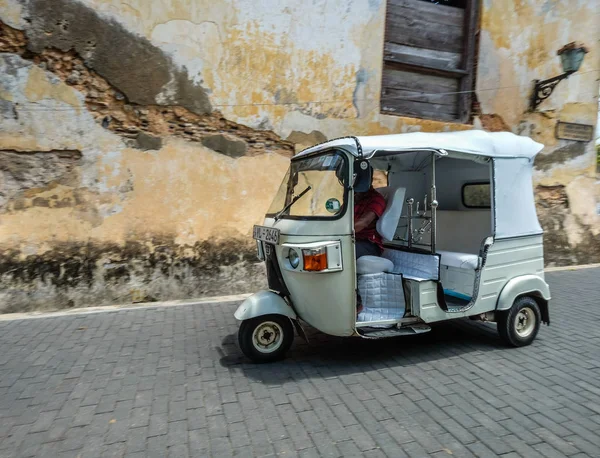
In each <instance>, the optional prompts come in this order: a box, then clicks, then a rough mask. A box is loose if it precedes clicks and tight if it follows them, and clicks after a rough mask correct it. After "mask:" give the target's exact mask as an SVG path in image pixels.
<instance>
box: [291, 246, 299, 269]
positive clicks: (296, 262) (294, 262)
mask: <svg viewBox="0 0 600 458" xmlns="http://www.w3.org/2000/svg"><path fill="white" fill-rule="evenodd" d="M288 261H290V266H292V267H293V268H294V269H295V268H297V267H298V265H299V264H300V256H298V253H296V251H295V250H292V249H290V251H289V253H288Z"/></svg>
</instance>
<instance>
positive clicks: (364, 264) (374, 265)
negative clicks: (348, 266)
mask: <svg viewBox="0 0 600 458" xmlns="http://www.w3.org/2000/svg"><path fill="white" fill-rule="evenodd" d="M392 270H394V263H393V262H392V261H390V260H389V259H385V258H380V257H379V256H361V257H360V258H358V259H357V261H356V273H358V274H359V275H361V274H377V273H380V272H391V271H392Z"/></svg>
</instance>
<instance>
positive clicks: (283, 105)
mask: <svg viewBox="0 0 600 458" xmlns="http://www.w3.org/2000/svg"><path fill="white" fill-rule="evenodd" d="M565 3H569V5H568V6H567V5H566V4H565ZM594 8H596V9H595V10H594ZM515 12H516V13H517V14H516V15H515V14H514V13H515ZM384 17H385V1H383V0H357V1H354V2H347V1H343V0H333V1H332V0H329V1H327V2H325V1H317V2H310V3H305V2H293V1H291V0H284V1H280V2H276V4H274V3H272V2H255V1H252V0H236V1H232V0H218V1H215V0H211V1H205V0H193V1H192V0H179V1H177V2H159V1H152V2H151V5H149V2H148V1H147V0H128V1H127V2H124V1H122V0H53V1H52V2H46V1H43V0H29V1H27V2H25V1H17V0H0V21H2V23H0V250H2V254H3V256H2V258H1V261H0V284H1V285H2V287H1V288H0V304H2V305H0V309H4V310H17V309H23V308H43V307H64V306H82V305H91V304H103V303H111V302H128V301H132V300H144V299H145V300H151V299H175V298H182V297H190V296H198V295H203V294H217V293H221V292H224V291H226V292H228V293H230V292H242V291H252V290H253V289H256V288H258V287H259V286H260V285H262V284H263V282H264V278H263V273H262V268H261V266H260V265H257V264H256V263H255V260H254V253H253V249H254V247H253V245H252V243H251V240H249V235H250V230H251V227H252V224H254V223H257V222H260V220H261V219H262V215H263V214H264V212H265V210H266V208H267V207H268V205H269V203H270V200H271V198H272V195H273V193H274V191H275V189H276V188H277V187H278V185H279V181H280V180H281V177H282V176H283V173H284V171H285V169H286V167H287V163H288V158H289V157H290V156H291V154H292V152H293V150H294V148H296V149H299V148H302V147H304V146H309V145H311V144H314V143H318V142H321V141H323V140H325V139H327V138H333V137H336V136H341V135H347V134H351V133H352V134H378V133H397V132H410V131H417V130H423V131H440V130H456V129H467V128H472V126H465V125H452V124H447V123H440V122H434V121H425V120H418V119H409V118H401V117H395V116H388V115H382V114H380V113H379V91H380V78H381V69H382V43H383V31H384ZM597 20H598V2H596V1H594V0H582V1H579V2H578V3H577V5H576V6H575V5H572V4H571V2H554V1H546V0H529V1H525V0H507V1H502V2H491V1H488V0H486V1H484V2H483V12H482V33H481V39H480V47H481V49H480V51H479V56H480V57H479V66H478V74H477V89H478V91H477V96H478V99H479V101H480V102H481V107H482V111H483V115H482V116H481V117H479V118H477V119H476V120H475V127H478V126H481V125H483V127H486V128H489V129H495V130H498V129H500V130H502V129H510V130H512V131H514V132H517V133H523V134H526V135H531V136H533V137H534V138H536V139H538V140H540V141H542V142H544V143H545V144H546V145H547V148H546V149H545V151H544V153H543V155H542V156H541V157H540V160H539V163H538V172H537V174H536V186H537V190H538V197H539V199H538V200H539V204H540V216H541V219H542V222H543V225H544V227H545V228H546V229H547V230H548V231H549V234H548V239H549V241H550V243H549V244H548V246H549V248H550V249H549V251H548V253H547V258H548V260H549V262H550V263H554V262H559V263H573V262H587V261H590V260H594V259H600V253H599V252H598V244H597V243H595V239H594V237H596V236H597V235H598V231H600V222H599V221H598V217H597V215H595V213H594V205H593V202H591V200H592V199H593V197H594V194H593V193H594V188H593V185H592V184H591V183H592V181H593V174H592V166H593V163H594V161H593V154H592V147H591V146H589V145H580V144H573V143H570V142H563V141H557V140H555V139H554V138H553V132H554V123H555V121H556V120H557V119H561V120H565V121H569V120H571V121H576V122H585V123H594V122H595V115H594V113H596V111H597V95H598V82H597V79H598V73H597V72H596V73H593V72H592V70H597V69H598V67H600V65H599V57H598V56H599V55H600V54H599V52H598V51H599V49H598V37H592V36H591V34H592V31H596V32H595V33H598V32H597V31H598V27H597ZM594 21H596V22H594ZM573 40H579V41H583V42H585V43H586V44H587V45H588V46H589V47H590V49H591V52H590V54H588V56H587V57H586V61H585V62H584V65H583V67H582V69H581V71H580V74H577V75H574V76H572V77H571V78H570V79H569V80H568V81H566V82H563V83H561V85H560V86H559V87H558V89H557V91H555V94H554V95H553V96H552V98H551V99H549V100H547V101H546V102H544V104H543V105H542V106H541V107H540V108H541V109H544V110H545V111H544V112H543V113H536V114H526V113H525V111H526V104H527V101H528V96H529V92H530V90H531V80H533V79H534V78H544V77H548V76H553V75H554V74H558V73H559V67H558V58H557V57H556V56H555V55H554V53H555V51H556V49H558V48H560V47H561V46H562V45H563V44H565V43H567V42H569V41H573ZM497 88H505V89H497ZM557 215H560V216H557Z"/></svg>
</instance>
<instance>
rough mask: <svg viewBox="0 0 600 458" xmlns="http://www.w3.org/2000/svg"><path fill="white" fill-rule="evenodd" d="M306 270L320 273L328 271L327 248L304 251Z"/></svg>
mask: <svg viewBox="0 0 600 458" xmlns="http://www.w3.org/2000/svg"><path fill="white" fill-rule="evenodd" d="M302 258H303V259H304V270H308V271H313V272H318V271H320V270H325V269H327V247H323V248H319V249H316V250H310V249H308V250H302Z"/></svg>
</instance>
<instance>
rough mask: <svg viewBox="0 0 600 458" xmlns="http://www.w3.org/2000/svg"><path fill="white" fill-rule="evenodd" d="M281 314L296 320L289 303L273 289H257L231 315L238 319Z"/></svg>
mask: <svg viewBox="0 0 600 458" xmlns="http://www.w3.org/2000/svg"><path fill="white" fill-rule="evenodd" d="M270 314H276V315H283V316H287V317H288V318H290V319H292V320H294V321H296V320H297V319H298V317H297V316H296V313H295V312H294V310H292V308H291V307H290V306H289V304H288V303H287V302H286V301H285V300H284V299H283V298H282V297H281V296H279V295H277V294H276V293H274V292H273V291H259V292H258V293H256V294H253V295H252V296H250V297H249V298H248V299H246V300H245V301H244V302H242V303H241V304H240V306H239V307H238V309H237V310H236V311H235V313H234V314H233V316H234V317H235V318H236V319H237V320H240V321H244V320H249V319H250V318H256V317H257V316H262V315H270Z"/></svg>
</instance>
